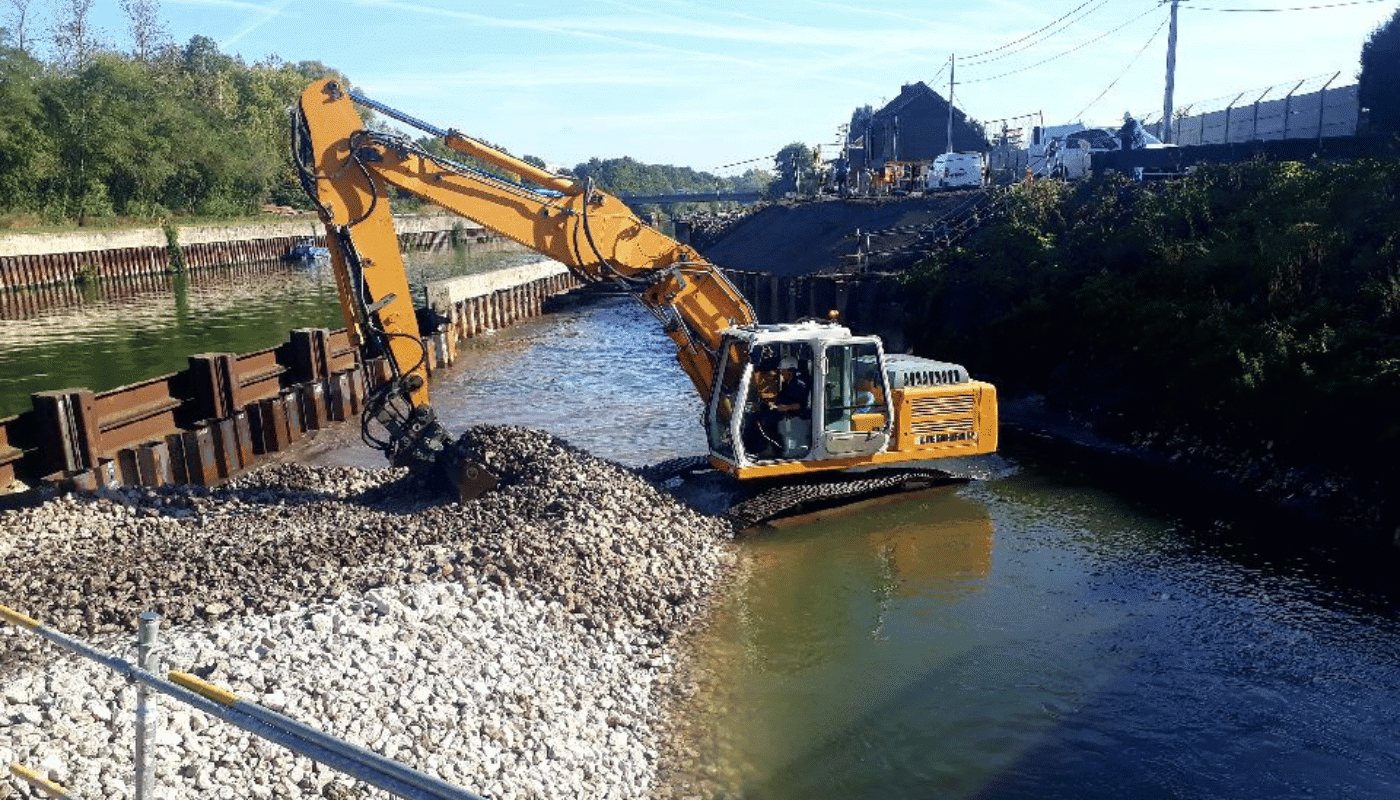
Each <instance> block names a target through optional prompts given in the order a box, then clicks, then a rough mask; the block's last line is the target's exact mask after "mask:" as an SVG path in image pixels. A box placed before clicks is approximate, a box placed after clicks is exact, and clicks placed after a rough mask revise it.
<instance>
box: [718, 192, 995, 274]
mask: <svg viewBox="0 0 1400 800" xmlns="http://www.w3.org/2000/svg"><path fill="white" fill-rule="evenodd" d="M968 201H969V197H968V195H967V194H965V193H956V194H945V195H939V196H937V197H911V198H889V199H880V200H868V199H859V200H838V199H830V200H816V201H812V202H806V203H793V204H786V203H785V204H776V205H770V206H765V207H764V208H761V209H759V210H758V211H756V212H754V213H753V214H750V215H749V216H747V217H745V218H744V219H742V220H740V221H739V222H737V223H735V224H733V225H732V226H731V227H730V228H729V230H728V232H727V233H725V234H724V235H723V236H722V237H721V238H720V239H719V240H718V241H716V242H714V243H713V244H710V245H708V246H704V247H702V251H703V253H704V255H705V257H706V258H708V259H710V260H711V261H712V262H714V263H715V264H717V265H719V266H721V267H723V268H725V269H735V270H744V271H751V272H767V273H770V274H773V275H807V274H811V273H815V272H850V271H854V270H855V268H856V266H857V265H856V261H855V259H853V258H843V256H851V255H854V254H855V252H856V249H857V246H858V244H859V240H858V239H857V235H856V232H857V231H861V232H871V231H885V230H888V229H890V228H914V229H919V230H912V231H908V232H903V233H899V234H893V235H880V236H876V237H874V238H873V239H872V241H871V247H870V250H871V251H874V252H875V253H876V254H877V255H875V256H873V257H872V258H870V259H869V265H870V267H871V268H874V269H881V270H891V269H902V268H904V267H907V266H909V265H911V264H913V263H914V262H915V261H917V260H918V259H919V257H920V255H921V254H922V252H923V251H924V250H926V249H928V248H929V247H932V246H933V245H932V242H931V239H932V238H933V236H932V235H933V233H934V231H936V229H937V228H938V227H939V223H940V222H941V221H944V220H945V219H947V218H949V217H955V216H957V214H958V212H959V210H960V209H962V208H963V207H965V206H966V205H967V204H968Z"/></svg>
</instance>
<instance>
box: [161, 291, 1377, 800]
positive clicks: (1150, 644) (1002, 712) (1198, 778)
mask: <svg viewBox="0 0 1400 800" xmlns="http://www.w3.org/2000/svg"><path fill="white" fill-rule="evenodd" d="M284 336H285V331H281V330H279V331H277V332H276V337H275V338H276V339H279V340H280V339H281V338H283V337H284ZM210 349H213V348H210ZM463 351H464V352H463V358H462V359H461V361H460V362H459V364H457V365H456V366H454V367H453V368H452V369H450V370H449V371H447V373H446V374H445V375H444V376H443V377H442V378H441V379H439V380H437V381H436V382H435V384H434V404H435V405H436V406H437V408H438V410H439V412H440V413H441V415H442V416H443V417H444V419H445V420H446V422H447V424H448V425H449V426H451V427H453V428H457V429H460V428H462V427H465V426H467V425H470V424H475V423H483V422H490V423H509V424H520V425H528V426H532V427H538V428H543V429H546V430H549V431H551V432H553V433H556V434H558V435H560V436H562V437H564V438H566V439H567V440H569V441H570V442H572V443H573V444H575V445H578V446H580V447H583V448H586V449H588V450H590V451H592V452H594V453H597V454H599V455H602V456H604V457H607V458H612V459H615V460H618V461H621V462H624V463H628V464H643V463H649V462H654V461H658V460H661V459H664V458H668V457H671V456H676V455H692V454H697V453H699V452H701V451H702V450H703V447H704V442H703V438H702V436H701V428H700V407H699V401H698V399H697V398H696V396H695V394H694V391H693V390H692V389H691V387H690V385H689V383H688V382H687V380H686V379H685V378H684V377H683V375H682V374H681V372H680V370H679V369H677V368H676V367H675V364H674V361H673V360H672V359H671V356H670V343H669V340H667V339H666V338H665V337H664V336H663V335H662V334H661V332H660V330H659V328H658V326H657V325H656V324H655V322H654V321H653V320H652V319H651V317H650V316H649V315H647V314H646V313H645V312H644V311H643V310H641V309H640V308H639V307H637V306H636V305H635V304H634V303H632V302H631V301H630V300H629V299H627V298H611V299H605V300H602V301H600V302H595V303H589V304H582V305H578V306H575V307H571V308H568V309H565V310H562V311H559V312H557V313H553V314H551V315H549V316H547V317H545V318H542V319H539V320H535V321H532V322H528V323H526V324H523V325H520V326H518V327H515V328H512V329H510V330H507V331H502V332H499V333H496V334H492V335H489V336H486V337H482V338H480V339H476V340H473V341H471V342H468V343H466V344H465V345H464V346H463ZM177 368H178V367H177ZM346 438H348V437H343V438H342V440H341V441H340V442H339V443H336V442H331V441H329V440H328V441H327V442H325V443H323V444H322V445H321V446H320V447H319V449H318V450H317V451H316V452H315V454H314V457H313V458H314V460H317V461H320V462H322V463H339V464H362V465H371V466H373V465H378V464H379V460H378V455H377V454H376V453H373V452H372V451H369V450H368V449H366V448H363V447H360V446H357V445H355V444H353V443H346V442H345V439H346ZM963 466H964V467H966V468H967V469H969V470H971V471H972V472H974V473H976V474H978V475H979V476H980V479H979V480H975V481H973V482H971V483H968V484H966V485H961V486H956V487H951V488H947V489H941V490H934V491H931V492H929V493H925V494H922V495H919V496H916V497H912V498H908V499H906V500H904V501H902V502H898V503H891V504H887V505H883V506H877V507H872V508H866V509H862V510H861V511H860V512H859V513H857V514H852V515H846V516H836V517H832V518H828V519H824V520H818V521H814V522H810V523H807V524H803V525H798V526H794V527H788V528H783V529H778V530H772V531H766V532H763V533H761V534H759V535H755V536H750V537H748V538H746V539H744V540H743V541H742V542H741V544H740V547H741V550H742V552H743V567H742V569H741V570H740V573H739V575H738V577H737V579H736V580H735V581H734V583H733V585H732V586H730V587H729V589H728V591H727V593H726V594H725V596H724V597H722V598H720V600H719V602H718V604H717V608H716V610H715V613H714V616H713V619H712V620H710V622H709V625H708V627H707V629H706V630H705V631H703V632H701V633H699V634H698V635H697V637H696V641H695V642H694V643H693V644H694V648H695V651H696V653H697V659H698V674H699V677H698V678H697V684H698V690H697V691H696V692H695V693H694V695H693V696H692V697H691V698H690V700H689V701H688V705H687V707H686V708H685V709H684V717H685V719H686V720H687V722H688V725H687V729H688V731H689V734H688V735H689V736H690V737H691V738H692V742H691V745H690V747H691V750H692V753H693V758H694V760H695V761H696V762H697V763H699V764H703V765H704V768H703V769H701V770H700V772H701V773H706V774H708V776H709V777H711V778H716V779H718V780H721V781H722V782H723V783H725V784H727V785H729V786H731V787H734V789H733V796H735V797H743V798H749V799H751V800H760V799H763V798H774V800H777V799H778V798H811V797H846V798H876V797H879V798H891V797H896V798H1105V800H1107V799H1108V798H1113V800H1120V799H1121V798H1222V799H1223V798H1233V799H1241V798H1258V799H1259V800H1265V799H1266V798H1267V799H1270V800H1273V799H1276V798H1305V797H1306V798H1317V797H1329V798H1394V797H1400V614H1397V609H1400V599H1397V598H1400V592H1393V591H1392V590H1391V589H1390V588H1389V586H1388V585H1387V584H1386V583H1385V582H1359V583H1358V582H1357V581H1354V580H1352V579H1351V572H1350V571H1349V570H1348V569H1346V568H1345V567H1344V565H1342V564H1340V563H1339V561H1338V558H1339V557H1338V556H1336V555H1335V554H1333V553H1332V552H1331V551H1329V550H1326V549H1322V548H1317V547H1312V548H1279V547H1273V546H1271V545H1269V542H1271V541H1273V540H1274V539H1275V538H1279V537H1275V536H1273V535H1272V534H1273V533H1274V532H1271V531H1267V530H1265V531H1260V530H1257V529H1254V528H1251V527H1250V524H1249V521H1248V520H1236V519H1228V518H1223V519H1213V520H1211V521H1209V522H1208V523H1200V522H1195V521H1187V520H1186V519H1184V518H1181V517H1179V516H1178V515H1176V514H1174V513H1173V512H1172V511H1171V510H1170V509H1168V510H1160V509H1155V508H1154V507H1150V506H1146V505H1143V504H1141V503H1139V502H1137V501H1135V500H1134V499H1133V498H1129V497H1125V496H1123V495H1120V494H1114V493H1111V492H1109V491H1106V490H1105V489H1103V488H1101V486H1097V485H1095V483H1094V482H1093V481H1090V480H1086V479H1084V478H1082V477H1078V476H1076V475H1075V474H1074V473H1072V472H1068V471H1065V470H1063V469H1061V468H1060V466H1059V465H1055V464H1047V463H1042V462H1037V461H1035V460H1032V459H1030V458H1027V457H1020V456H1017V455H1016V454H1014V453H1013V454H1009V455H999V456H993V457H987V458H984V459H978V460H976V461H973V462H970V463H968V464H965V465H963ZM1279 533H1280V534H1282V533H1285V532H1282V531H1280V532H1279Z"/></svg>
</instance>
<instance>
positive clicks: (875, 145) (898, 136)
mask: <svg viewBox="0 0 1400 800" xmlns="http://www.w3.org/2000/svg"><path fill="white" fill-rule="evenodd" d="M848 131H849V133H848V134H847V143H848V144H849V151H848V152H849V159H850V167H851V168H852V169H862V168H864V167H867V166H868V167H871V168H872V169H880V168H882V167H883V166H884V165H885V162H886V161H932V160H933V159H934V157H935V156H937V155H938V154H940V153H944V152H947V150H948V101H947V100H944V99H943V96H942V95H940V94H939V93H938V92H935V91H934V90H932V89H930V88H929V87H928V85H927V84H925V83H924V82H923V81H919V82H918V83H911V84H906V85H905V86H903V87H902V88H901V89H900V90H899V96H898V97H896V98H895V99H894V100H891V101H890V102H889V103H888V104H886V105H885V107H884V108H882V109H880V110H879V111H873V112H872V111H871V108H870V106H863V107H861V108H858V109H856V110H855V112H854V113H853V114H851V125H850V127H849V129H848ZM988 147H989V145H988V144H987V139H986V137H984V136H983V135H982V131H981V130H980V129H979V128H977V127H974V126H973V125H972V124H970V123H969V122H968V119H967V115H966V114H964V113H963V112H961V111H959V110H957V108H956V107H955V108H954V109H953V149H954V150H958V151H979V152H980V151H985V150H987V149H988Z"/></svg>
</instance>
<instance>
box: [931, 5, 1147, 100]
mask: <svg viewBox="0 0 1400 800" xmlns="http://www.w3.org/2000/svg"><path fill="white" fill-rule="evenodd" d="M1158 10H1159V7H1152V8H1148V10H1147V11H1144V13H1141V14H1138V15H1137V17H1133V18H1131V20H1128V21H1127V22H1123V24H1121V25H1119V27H1117V28H1113V29H1112V31H1105V32H1103V34H1099V35H1098V36H1095V38H1092V39H1089V41H1086V42H1081V43H1079V45H1075V46H1074V48H1070V49H1068V50H1065V52H1063V53H1058V55H1054V56H1050V57H1049V59H1043V60H1039V62H1036V63H1033V64H1029V66H1025V67H1021V69H1019V70H1011V71H1005V73H1001V74H998V76H991V77H984V78H973V80H963V81H958V83H984V81H990V80H998V78H1004V77H1008V76H1014V74H1016V73H1023V71H1026V70H1033V69H1036V67H1039V66H1042V64H1047V63H1050V62H1053V60H1057V59H1063V57H1064V56H1068V55H1070V53H1074V52H1078V50H1082V49H1084V48H1088V46H1089V45H1092V43H1095V42H1098V41H1100V39H1103V38H1106V36H1112V35H1113V34H1117V32H1119V31H1121V29H1123V28H1127V27H1128V25H1131V24H1133V22H1137V21H1138V20H1141V18H1142V17H1147V15H1148V14H1152V13H1155V11H1158Z"/></svg>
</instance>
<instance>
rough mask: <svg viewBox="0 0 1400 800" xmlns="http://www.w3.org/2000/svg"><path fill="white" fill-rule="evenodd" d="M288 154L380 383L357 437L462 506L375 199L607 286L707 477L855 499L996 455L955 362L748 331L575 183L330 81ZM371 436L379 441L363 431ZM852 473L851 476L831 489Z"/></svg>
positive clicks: (716, 274) (400, 273)
mask: <svg viewBox="0 0 1400 800" xmlns="http://www.w3.org/2000/svg"><path fill="white" fill-rule="evenodd" d="M357 106H360V107H364V108H368V109H371V110H372V111H374V112H376V113H378V114H381V115H383V116H386V117H389V118H391V119H394V120H397V121H398V122H400V123H403V124H405V125H408V126H411V127H413V128H416V129H417V130H419V131H422V132H424V133H426V134H428V135H430V136H432V137H433V138H434V139H436V140H437V141H439V142H440V143H441V144H442V145H444V146H445V148H446V150H447V151H449V152H450V153H452V154H453V155H452V156H446V157H445V156H443V155H441V154H440V153H438V152H432V151H430V150H429V149H428V148H426V147H424V146H422V145H421V144H419V143H417V142H415V141H414V140H413V139H410V138H409V137H407V136H405V135H402V134H398V133H390V132H385V131H383V130H374V129H371V128H369V127H367V126H366V125H365V124H364V122H363V120H362V119H361V117H360V113H359V111H358V110H357ZM292 139H293V160H294V162H295V164H296V166H297V169H298V172H299V174H300V177H301V180H302V184H303V187H304V188H305V190H306V192H307V194H308V195H309V196H310V198H311V200H312V201H313V203H314V204H315V206H316V208H317V210H318V212H319V213H320V216H321V219H322V220H323V222H324V223H325V227H326V234H327V244H328V246H329V249H330V251H331V263H332V265H333V268H334V272H335V276H336V283H337V288H338V291H339V295H340V300H341V305H342V308H343V310H344V312H345V321H346V325H347V327H348V328H349V330H350V331H351V334H352V338H353V339H354V340H355V341H356V343H357V344H358V345H359V346H360V347H361V348H363V351H364V352H366V353H367V354H369V355H376V356H383V357H384V358H385V360H386V362H387V364H388V365H389V371H390V373H391V374H390V377H389V379H388V380H387V381H384V382H382V383H381V384H380V385H379V386H378V387H376V389H375V391H374V393H373V396H372V398H371V402H369V403H368V404H367V406H366V410H365V420H364V424H365V432H366V439H367V440H368V441H371V442H372V443H374V444H375V445H376V446H379V447H381V449H383V450H384V451H385V452H386V453H387V454H388V456H389V457H390V459H391V461H392V462H393V463H395V464H397V465H417V466H419V467H421V468H425V469H431V470H434V471H437V472H439V473H440V474H443V475H446V476H447V477H448V479H449V481H450V482H451V483H452V484H453V485H454V486H455V487H456V490H457V494H458V497H459V498H460V499H462V500H464V501H465V500H469V499H471V498H473V497H476V496H479V495H480V494H481V493H483V492H486V491H490V490H491V489H492V488H493V487H494V486H495V479H494V477H493V476H492V475H491V474H490V473H489V471H488V470H486V469H485V468H484V467H483V466H482V465H481V464H479V463H477V461H476V460H475V459H474V458H473V457H472V454H471V453H469V452H467V451H466V450H465V448H464V447H463V446H462V445H461V444H459V443H458V442H456V441H454V440H453V438H452V436H451V435H450V434H449V432H448V431H447V430H445V429H444V427H443V426H442V425H441V423H440V422H439V421H438V420H437V417H436V414H435V413H434V412H433V409H432V406H431V405H430V404H429V387H428V382H427V359H426V357H425V348H424V343H423V339H422V333H421V332H420V330H419V323H418V318H417V315H416V312H415V309H414V307H413V304H412V301H411V298H410V294H409V288H408V278H407V275H408V271H407V269H406V268H405V264H404V260H403V256H402V254H401V253H400V250H399V244H398V239H397V237H396V235H395V231H394V223H393V218H392V216H391V214H390V208H389V190H390V188H391V187H393V188H396V189H399V190H402V191H404V192H407V193H409V194H411V195H414V196H416V197H419V198H422V199H423V200H426V201H429V202H431V203H434V204H436V205H438V206H440V207H442V208H444V209H446V210H448V211H451V212H453V213H455V214H458V215H460V216H462V217H465V218H468V219H471V220H473V221H475V222H477V223H479V224H481V225H483V226H485V227H487V228H489V229H491V230H493V231H495V232H496V233H497V234H499V235H501V236H504V237H506V238H508V239H512V240H514V241H516V242H519V243H520V244H522V245H524V246H525V247H527V248H530V249H531V250H534V251H536V252H538V253H540V254H541V255H543V256H545V257H548V258H550V259H554V260H556V261H558V262H561V263H563V264H565V265H566V266H567V267H568V268H569V269H570V270H571V271H572V272H573V274H574V275H575V276H577V277H578V278H579V279H580V280H581V281H584V282H588V283H595V282H600V281H608V282H611V283H613V284H616V285H618V286H620V287H622V288H623V289H625V290H626V291H627V292H629V293H630V294H631V295H632V296H633V297H635V298H636V300H637V301H638V302H640V303H641V304H642V305H643V306H645V307H646V308H647V309H648V310H649V311H650V312H651V313H652V314H653V315H654V316H655V317H656V319H657V321H658V323H659V324H660V325H661V326H662V328H663V329H664V330H665V332H666V334H667V335H668V336H669V337H670V338H671V339H672V340H673V341H674V342H675V345H676V360H677V361H678V362H679V364H680V367H681V369H682V370H683V371H684V372H685V373H686V375H688V376H689V377H690V379H691V382H692V383H693V384H694V385H695V389H696V391H697V392H698V394H699V396H700V399H701V401H702V403H703V404H704V409H705V413H704V425H705V432H706V436H707V439H708V444H709V453H708V458H707V461H708V464H709V466H711V467H713V468H714V469H716V470H719V471H722V472H724V473H728V474H729V475H731V476H733V477H734V478H737V479H738V480H739V481H741V482H748V481H765V482H768V483H803V482H810V481H812V479H813V478H814V477H815V476H818V475H820V476H822V480H821V481H820V482H821V483H822V484H823V485H826V486H837V485H840V484H842V483H847V484H851V483H852V481H853V480H854V481H855V483H854V484H853V485H861V480H864V481H865V482H866V483H868V482H869V480H868V478H869V475H868V473H867V472H865V471H866V470H869V469H871V468H890V467H894V466H900V467H906V468H912V467H915V466H917V465H918V462H928V461H930V460H935V459H944V458H949V457H957V456H970V455H976V454H980V453H989V452H992V451H993V450H995V449H996V446H997V399H996V389H995V388H994V387H993V386H992V385H991V384H988V383H984V382H982V381H977V380H973V379H971V378H970V377H969V375H968V373H967V371H966V370H965V369H963V368H962V367H961V366H959V365H956V364H951V363H946V362H942V361H934V360H930V359H926V358H919V357H914V356H908V355H898V354H890V353H886V352H885V351H884V348H883V346H882V345H881V341H880V339H879V338H878V337H875V336H858V335H854V334H852V332H851V331H850V330H849V329H848V328H846V327H844V326H843V325H840V324H838V323H837V322H834V321H830V320H808V321H802V322H797V323H789V324H763V323H760V322H759V321H758V320H757V319H756V317H755V314H754V312H753V309H752V307H751V306H750V305H749V303H748V301H746V300H745V299H744V297H743V296H742V294H741V293H740V292H739V291H738V290H737V289H736V288H735V287H734V285H733V284H732V283H730V281H729V280H728V279H727V278H726V277H725V275H724V273H723V272H722V271H720V269H718V268H717V267H716V266H715V265H713V264H711V263H710V262H709V261H708V260H706V259H705V258H704V256H702V255H701V254H700V253H699V252H697V251H695V250H694V249H692V248H691V247H689V246H687V245H685V244H682V243H680V242H677V241H675V240H674V239H672V238H670V237H669V236H667V235H665V234H664V233H662V232H661V231H658V230H656V229H655V228H653V227H651V226H649V225H647V224H645V223H644V222H643V221H642V220H641V219H640V218H639V217H638V216H637V215H636V214H635V213H634V212H633V211H632V210H631V209H630V208H628V207H627V205H626V204H624V203H623V202H622V201H621V200H619V199H618V198H616V197H614V196H612V195H610V194H608V193H607V192H605V191H603V190H601V189H599V188H598V187H597V186H595V185H593V184H592V183H591V182H580V181H577V180H574V179H573V178H569V177H563V176H559V175H555V174H553V173H551V172H549V171H547V170H544V169H541V168H539V167H536V166H534V165H532V164H529V163H527V162H525V161H522V160H520V159H517V158H514V157H512V156H511V155H509V154H507V153H504V152H502V151H500V150H498V149H496V148H494V147H491V146H489V145H487V144H485V143H483V142H480V141H477V140H475V139H472V138H470V137H468V136H465V135H463V134H461V133H459V132H457V131H455V130H444V129H441V128H438V127H436V126H433V125H430V124H428V123H425V122H422V121H420V120H418V119H415V118H413V117H411V116H409V115H407V114H404V113H403V112H400V111H397V110H395V109H392V108H389V107H387V106H385V105H383V104H380V103H377V102H375V101H373V100H370V99H369V98H367V97H365V96H363V95H361V94H360V93H358V92H356V91H353V90H351V89H349V88H348V87H346V86H345V85H343V84H342V83H340V82H338V81H336V80H323V81H319V82H316V83H314V84H312V85H311V86H309V87H308V88H307V89H306V90H305V91H304V92H303V93H302V95H301V98H300V100H299V102H298V103H297V105H296V107H295V108H294V110H293V125H292ZM437 149H438V148H434V150H437ZM456 154H460V156H458V155H456ZM483 165H485V166H483ZM780 376H781V377H780ZM797 395H800V396H797ZM780 401H781V402H780ZM376 426H377V428H379V429H382V432H378V431H376V432H371V430H370V429H371V428H372V427H376ZM852 470H856V471H862V475H863V478H862V479H860V480H856V479H854V478H852V477H851V476H849V475H847V474H846V473H848V472H850V471H852ZM896 480H897V478H896ZM821 493H823V494H838V495H839V494H841V493H842V492H841V491H826V492H821Z"/></svg>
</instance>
